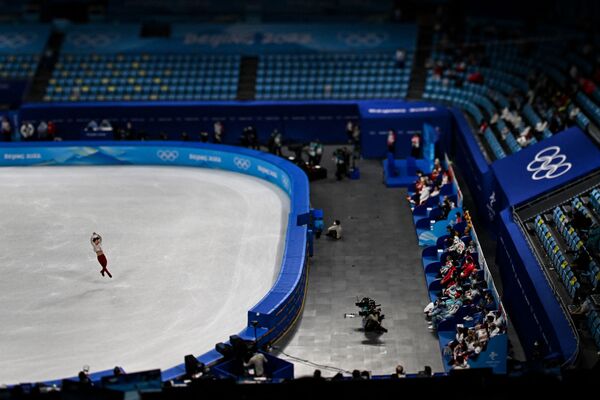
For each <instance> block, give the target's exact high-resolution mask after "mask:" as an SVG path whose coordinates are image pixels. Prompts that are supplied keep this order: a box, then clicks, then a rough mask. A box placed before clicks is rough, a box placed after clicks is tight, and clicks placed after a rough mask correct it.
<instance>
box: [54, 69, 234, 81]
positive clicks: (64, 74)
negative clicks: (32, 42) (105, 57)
mask: <svg viewBox="0 0 600 400" xmlns="http://www.w3.org/2000/svg"><path fill="white" fill-rule="evenodd" d="M238 74H239V70H238V69H236V68H232V69H230V70H216V69H214V70H173V69H133V70H98V71H90V70H88V71H83V70H74V71H66V70H54V71H53V72H52V77H53V78H67V79H77V78H86V77H87V78H94V77H95V78H110V77H125V78H129V77H133V78H135V77H170V76H173V77H181V78H184V77H190V78H193V77H206V78H207V79H210V78H217V77H234V78H237V76H238Z"/></svg>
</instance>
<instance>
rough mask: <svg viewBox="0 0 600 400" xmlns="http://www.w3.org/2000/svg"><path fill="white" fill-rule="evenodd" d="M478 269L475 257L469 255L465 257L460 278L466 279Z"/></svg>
mask: <svg viewBox="0 0 600 400" xmlns="http://www.w3.org/2000/svg"><path fill="white" fill-rule="evenodd" d="M476 271H477V266H476V265H475V261H473V257H471V256H467V257H466V258H465V262H464V263H463V266H462V269H461V271H460V279H461V280H462V281H464V280H466V279H467V278H469V277H470V276H471V274H472V273H474V272H476Z"/></svg>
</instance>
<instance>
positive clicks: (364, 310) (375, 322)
mask: <svg viewBox="0 0 600 400" xmlns="http://www.w3.org/2000/svg"><path fill="white" fill-rule="evenodd" d="M356 306H357V307H360V309H361V310H360V311H359V313H358V315H360V316H362V317H363V327H364V328H365V332H377V333H385V332H387V329H385V328H384V327H383V326H382V325H381V321H383V319H384V318H385V315H383V314H381V308H379V306H381V304H376V303H375V300H373V299H370V298H368V297H364V298H363V299H362V300H361V301H359V302H357V303H356Z"/></svg>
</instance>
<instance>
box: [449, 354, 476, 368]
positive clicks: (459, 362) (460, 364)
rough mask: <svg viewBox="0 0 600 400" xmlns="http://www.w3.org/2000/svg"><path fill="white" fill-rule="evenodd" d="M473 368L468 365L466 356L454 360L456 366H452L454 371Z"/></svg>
mask: <svg viewBox="0 0 600 400" xmlns="http://www.w3.org/2000/svg"><path fill="white" fill-rule="evenodd" d="M468 368H471V367H470V366H469V364H468V363H467V360H466V358H465V357H464V356H462V355H459V356H457V357H456V359H455V360H454V364H453V365H452V369H468Z"/></svg>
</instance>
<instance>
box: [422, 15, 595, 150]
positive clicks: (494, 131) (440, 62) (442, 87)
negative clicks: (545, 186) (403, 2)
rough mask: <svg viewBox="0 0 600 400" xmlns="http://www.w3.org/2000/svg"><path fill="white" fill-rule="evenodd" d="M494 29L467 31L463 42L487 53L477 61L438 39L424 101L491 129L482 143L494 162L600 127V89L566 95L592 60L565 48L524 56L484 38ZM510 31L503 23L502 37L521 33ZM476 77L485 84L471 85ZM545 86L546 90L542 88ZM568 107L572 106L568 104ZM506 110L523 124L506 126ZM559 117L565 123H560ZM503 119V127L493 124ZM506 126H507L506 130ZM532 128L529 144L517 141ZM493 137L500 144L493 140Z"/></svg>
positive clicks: (548, 47) (547, 47)
mask: <svg viewBox="0 0 600 400" xmlns="http://www.w3.org/2000/svg"><path fill="white" fill-rule="evenodd" d="M496 22H497V21H494V23H496ZM488 23H489V21H488V22H483V23H482V22H481V21H479V22H469V23H467V25H466V27H465V28H466V33H465V36H464V38H462V40H463V41H465V42H466V43H473V45H474V47H477V46H481V47H482V48H483V50H482V52H481V53H478V52H474V54H475V56H474V57H471V58H467V57H466V56H465V55H464V53H463V52H461V51H455V49H454V48H453V47H452V46H450V47H449V48H447V47H445V46H442V45H440V43H443V40H442V38H443V36H442V34H439V33H438V34H436V35H435V36H434V50H433V51H432V54H431V65H430V68H429V70H428V76H427V80H426V87H425V92H424V95H423V97H424V98H425V99H431V100H435V101H442V102H445V103H449V104H452V105H455V106H457V107H459V108H462V109H463V110H464V111H466V112H467V113H468V114H469V115H470V116H471V117H472V118H473V120H472V122H473V123H474V124H476V125H477V126H480V125H482V124H483V123H486V125H489V127H490V132H488V131H485V128H484V129H483V130H484V131H483V132H482V133H483V137H482V138H481V139H482V141H484V142H485V146H484V147H485V148H486V150H487V151H488V155H489V156H490V159H492V160H493V159H499V158H503V157H505V156H506V155H507V154H512V153H515V152H517V151H519V150H520V149H521V147H525V146H528V145H530V144H533V143H536V142H537V141H539V140H543V139H545V138H548V137H551V136H552V134H553V132H558V131H561V130H563V129H564V128H565V127H567V126H570V125H577V126H579V127H580V128H581V129H583V130H588V128H589V126H590V121H593V122H594V123H595V124H597V125H600V107H599V105H598V104H600V91H599V90H598V89H595V90H594V91H593V92H592V93H591V94H590V95H589V96H588V95H586V94H585V93H583V92H582V91H581V90H579V91H577V92H576V93H575V94H574V95H573V96H572V97H571V98H568V97H567V98H566V100H565V96H564V94H563V93H567V94H568V93H569V91H570V90H571V89H570V88H571V87H573V82H572V80H571V79H570V77H569V74H568V71H569V69H570V67H571V66H572V65H576V66H577V67H578V68H579V70H580V71H582V72H583V73H584V75H585V74H586V73H587V74H590V73H591V71H592V63H591V62H590V61H589V60H587V59H586V58H585V57H583V56H581V55H580V54H578V53H577V52H573V51H567V50H568V48H567V47H566V46H565V43H551V44H539V45H537V46H534V47H533V48H532V49H530V50H529V51H528V52H527V53H526V54H527V56H524V55H523V53H520V51H519V49H518V46H514V45H511V44H510V40H509V41H508V43H502V40H500V38H498V37H496V36H491V37H490V36H489V35H490V33H489V32H488V33H487V34H484V33H482V31H484V30H485V29H484V28H485V25H486V24H488ZM508 25H509V26H506V27H503V26H502V23H500V26H499V28H501V29H499V30H498V31H502V28H505V29H506V30H507V31H508V32H510V30H511V29H514V28H515V26H512V25H511V24H510V23H508ZM504 33H506V32H504ZM486 35H487V36H486ZM495 35H498V33H497V32H496V34H495ZM443 44H445V43H443ZM565 55H568V56H566V57H565ZM474 73H477V74H481V77H482V82H478V83H473V82H471V79H470V76H471V75H472V74H474ZM540 81H541V82H543V84H542V85H538V82H540ZM540 87H541V88H542V89H540ZM532 94H534V96H533V97H532ZM554 95H556V96H559V97H560V98H561V99H560V101H559V103H561V104H560V105H557V103H556V101H554V100H552V101H551V100H550V97H551V96H554ZM565 101H566V105H564V104H563V103H564V102H565ZM580 108H581V110H580ZM505 109H508V110H511V111H513V112H515V113H517V115H518V116H519V117H520V122H518V124H516V125H513V124H507V123H505V122H504V121H502V118H503V115H502V111H503V110H505ZM557 115H560V117H558V118H557ZM498 116H500V118H498V119H497V121H498V122H497V123H490V120H492V119H494V121H496V118H497V117H498ZM557 121H558V122H557ZM500 122H503V125H502V126H501V125H500ZM557 124H558V125H557ZM527 127H529V128H530V133H529V134H528V135H527V136H526V138H527V139H528V140H523V139H520V141H517V140H516V139H515V138H516V137H518V136H519V134H521V133H523V132H526V130H525V129H526V128H527ZM492 136H495V137H496V139H497V140H493V139H492Z"/></svg>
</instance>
